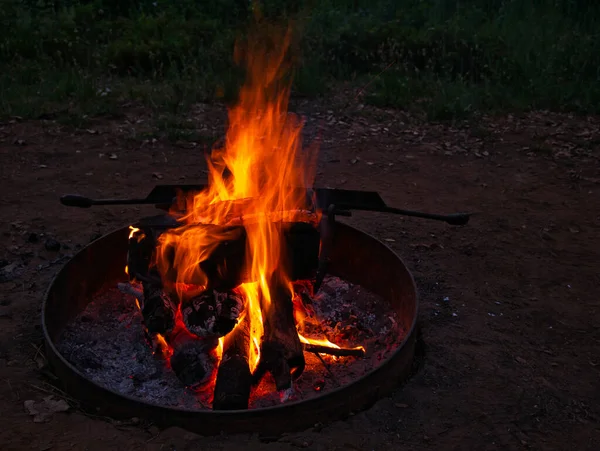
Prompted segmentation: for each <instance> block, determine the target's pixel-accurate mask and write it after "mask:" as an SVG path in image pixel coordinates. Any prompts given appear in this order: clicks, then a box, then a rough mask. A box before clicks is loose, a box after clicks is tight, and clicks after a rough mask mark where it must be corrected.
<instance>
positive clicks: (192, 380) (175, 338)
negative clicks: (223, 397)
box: [164, 322, 218, 388]
mask: <svg viewBox="0 0 600 451" xmlns="http://www.w3.org/2000/svg"><path fill="white" fill-rule="evenodd" d="M164 338H165V341H166V342H167V343H168V344H169V346H170V347H171V349H172V352H173V354H172V355H171V358H170V364H171V368H172V369H173V371H174V372H175V374H176V375H177V377H178V378H179V380H180V381H181V382H182V383H183V384H184V385H185V386H186V387H190V388H196V387H198V386H200V385H202V384H204V383H205V382H207V381H209V380H210V379H211V377H212V376H213V375H214V372H215V370H216V365H217V361H218V357H217V355H216V352H215V350H216V347H217V344H218V341H217V340H213V339H208V340H202V339H200V338H198V337H195V336H193V335H192V334H190V333H189V332H188V331H187V330H186V329H185V327H184V326H183V324H181V323H180V322H177V323H176V325H175V328H174V329H173V330H172V331H171V332H170V333H168V334H166V335H165V336H164Z"/></svg>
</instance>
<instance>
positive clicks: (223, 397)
mask: <svg viewBox="0 0 600 451" xmlns="http://www.w3.org/2000/svg"><path fill="white" fill-rule="evenodd" d="M249 346H250V317H249V315H244V318H243V319H242V321H241V322H240V324H239V325H238V326H237V327H236V328H235V329H234V331H233V332H232V333H231V334H230V335H228V336H227V337H226V339H225V343H224V345H223V357H222V358H221V364H220V365H219V370H218V372H217V381H216V384H215V391H214V399H213V409H214V410H243V409H247V408H248V402H249V399H250V388H251V386H252V374H251V373H250V365H249V362H248V350H249Z"/></svg>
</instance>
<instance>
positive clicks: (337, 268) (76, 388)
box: [42, 223, 418, 436]
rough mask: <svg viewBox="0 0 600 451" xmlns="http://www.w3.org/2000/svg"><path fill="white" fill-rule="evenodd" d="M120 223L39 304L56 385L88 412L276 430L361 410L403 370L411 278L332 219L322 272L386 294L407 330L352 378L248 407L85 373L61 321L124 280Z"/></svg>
mask: <svg viewBox="0 0 600 451" xmlns="http://www.w3.org/2000/svg"><path fill="white" fill-rule="evenodd" d="M128 234H129V229H128V228H127V227H125V228H122V229H119V230H116V231H114V232H112V233H110V234H108V235H105V236H103V237H101V238H99V239H97V240H96V241H94V242H92V243H90V244H89V245H88V246H86V247H85V248H83V249H82V250H81V251H80V252H79V253H77V254H76V255H75V256H74V257H73V258H72V259H71V260H70V261H68V262H67V263H66V264H65V266H64V267H63V268H62V269H61V270H60V271H59V273H58V274H57V275H56V277H55V278H54V280H53V281H52V283H51V285H50V287H49V289H48V291H47V292H46V296H45V299H44V302H43V306H42V326H43V329H44V338H45V345H46V346H45V347H46V356H47V359H48V362H49V364H50V367H51V369H52V371H53V372H54V374H55V375H56V376H57V377H58V378H59V380H60V382H61V384H62V388H63V389H64V390H65V392H67V393H68V394H69V395H71V396H73V397H74V398H76V399H79V400H80V401H81V402H82V407H83V408H85V409H86V410H91V411H92V412H94V413H95V414H98V415H103V416H108V417H113V418H132V417H138V418H145V419H148V420H150V421H152V422H154V423H155V424H157V425H158V426H161V427H169V426H179V427H182V428H185V429H187V430H190V431H192V432H196V433H198V434H202V435H217V434H220V433H229V434H235V433H258V434H260V435H263V436H277V435H279V434H281V433H284V432H292V431H298V430H304V429H307V428H310V427H312V426H314V425H315V424H316V423H322V424H326V423H330V422H332V421H334V420H339V419H342V418H345V417H347V416H348V415H350V414H351V413H355V412H358V411H361V410H364V409H366V408H368V407H370V406H371V405H372V404H374V403H375V402H376V401H377V400H379V399H381V398H382V397H385V396H388V395H390V394H391V392H392V391H393V390H394V389H396V388H397V387H398V386H399V385H400V383H402V382H403V381H404V380H405V379H406V378H407V377H408V375H409V373H410V370H411V364H412V360H413V356H414V352H415V342H416V335H417V330H416V321H417V311H418V300H417V293H416V287H415V282H414V279H413V277H412V275H411V273H410V271H409V270H408V268H407V267H406V266H405V265H404V263H403V262H402V260H401V259H400V257H398V255H396V253H394V251H392V250H391V249H390V248H389V247H388V246H386V245H385V244H383V243H382V242H381V241H379V240H377V239H375V238H373V237H372V236H370V235H368V234H366V233H364V232H362V231H360V230H358V229H356V228H353V227H351V226H348V225H346V224H343V223H337V224H336V230H335V234H334V238H333V246H332V249H331V254H330V258H331V266H330V268H329V272H330V273H331V274H332V275H335V276H338V277H341V278H343V279H345V280H348V281H349V282H352V283H355V284H359V285H361V286H363V287H364V288H365V289H367V290H370V291H371V292H373V293H375V294H378V295H380V296H382V297H383V298H385V299H387V300H388V301H389V302H390V304H391V305H392V308H393V309H394V310H395V311H396V313H397V314H398V318H399V322H400V323H401V324H402V326H403V328H404V329H405V330H407V331H408V334H407V335H406V337H405V339H404V341H403V342H402V343H401V345H400V346H399V347H398V349H396V351H395V352H394V353H393V354H392V355H390V356H389V357H388V358H387V359H386V360H383V361H382V362H381V363H380V365H379V366H378V367H377V368H375V369H373V370H371V371H370V372H369V373H367V374H366V375H364V376H362V377H360V378H358V379H355V380H354V381H353V382H352V383H350V384H347V385H344V386H342V387H339V388H336V389H334V390H329V391H326V392H324V393H323V394H321V395H319V396H316V397H314V398H311V399H308V400H302V401H294V402H289V403H284V404H281V405H278V406H272V407H267V408H259V409H250V410H232V411H212V410H186V409H182V408H174V407H166V406H162V405H158V404H153V403H149V402H145V401H143V400H141V399H137V398H133V397H129V396H126V395H122V394H120V393H117V392H115V391H112V390H109V389H107V388H104V387H102V386H100V385H98V384H96V383H95V382H92V381H91V380H89V379H88V378H87V377H86V376H84V375H83V374H82V373H81V372H80V371H79V370H78V369H76V368H75V367H74V366H73V365H71V364H70V363H69V362H68V361H67V360H66V359H65V357H64V356H62V355H61V354H60V353H59V351H58V350H57V347H56V342H57V340H58V339H59V337H60V335H61V333H62V331H63V330H64V328H65V326H66V325H67V324H68V323H69V322H70V321H72V320H73V319H74V318H75V317H76V316H77V315H78V314H79V313H80V312H82V311H83V310H84V309H85V307H86V305H87V304H88V302H90V300H91V298H92V297H93V296H94V294H96V293H98V292H101V291H102V290H104V289H106V288H108V287H114V286H115V283H116V282H118V281H121V280H124V278H125V274H124V273H123V268H124V266H125V262H126V255H127V237H128Z"/></svg>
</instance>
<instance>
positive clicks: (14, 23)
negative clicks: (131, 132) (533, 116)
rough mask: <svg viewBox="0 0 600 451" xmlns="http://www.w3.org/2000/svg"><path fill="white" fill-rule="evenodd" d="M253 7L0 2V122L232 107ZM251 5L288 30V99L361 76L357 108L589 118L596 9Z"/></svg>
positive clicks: (597, 89)
mask: <svg viewBox="0 0 600 451" xmlns="http://www.w3.org/2000/svg"><path fill="white" fill-rule="evenodd" d="M251 9H252V7H251V6H250V2H248V1H247V0H220V1H219V2H199V1H196V0H180V1H178V2H166V1H150V0H121V1H118V0H4V1H3V2H1V3H0V25H2V27H1V28H0V38H1V39H0V115H1V116H3V117H6V116H21V117H39V116H44V115H52V114H57V112H61V111H67V112H68V117H70V118H71V120H73V121H74V122H77V120H76V117H85V116H86V115H87V116H97V115H105V114H115V113H116V112H117V111H118V109H119V108H120V106H121V105H122V104H123V103H125V102H127V101H131V100H135V101H139V102H142V103H143V104H144V105H147V106H148V107H149V108H151V109H153V110H154V111H155V113H156V115H157V117H158V116H160V115H165V114H166V115H181V114H183V113H185V112H186V111H187V110H188V108H189V106H190V105H192V104H193V103H195V102H198V101H211V100H216V99H219V100H225V101H231V100H233V99H235V95H236V92H237V89H238V87H239V84H240V81H241V80H242V79H243V74H241V73H240V71H239V69H238V68H236V67H235V66H234V65H233V63H232V53H233V44H234V41H235V39H236V37H237V36H238V34H243V32H244V29H245V27H246V24H247V23H248V22H249V17H250V16H251V14H252V12H251ZM262 10H263V12H264V13H265V15H266V16H269V17H273V18H281V19H286V18H293V19H295V21H296V23H297V25H298V30H299V33H300V34H301V39H300V40H299V41H298V44H297V46H296V48H295V50H296V52H297V55H298V66H297V68H296V73H295V82H294V86H293V94H294V95H295V96H318V95H322V94H324V93H326V92H327V90H328V88H329V86H331V85H332V84H333V83H335V82H337V81H349V80H350V81H352V80H353V81H355V82H356V83H357V85H358V84H364V83H366V81H368V80H371V81H372V83H371V84H370V85H369V88H368V89H367V93H366V94H367V96H366V97H367V101H368V102H370V103H373V104H376V105H382V106H391V107H400V108H404V109H408V110H418V111H419V112H422V113H425V114H426V115H427V117H428V118H430V119H433V120H444V119H454V118H462V117H467V116H469V115H471V114H473V113H474V112H477V111H495V110H496V111H502V110H507V109H510V110H515V109H516V110H524V109H536V108H546V109H552V110H566V111H576V112H584V113H598V112H600V6H598V5H596V4H595V3H594V2H589V1H583V0H533V1H531V2H519V1H514V0H464V1H461V2H458V1H456V0H369V1H367V0H354V1H347V0H320V1H318V2H317V1H314V0H303V1H291V0H264V1H263V2H262ZM382 71H383V72H382ZM158 122H160V120H158ZM167 129H168V130H185V128H181V127H166V128H165V130H167ZM178 134H182V135H186V133H185V132H177V133H174V135H173V136H174V137H176V136H178Z"/></svg>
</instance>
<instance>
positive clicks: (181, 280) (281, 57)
mask: <svg viewBox="0 0 600 451" xmlns="http://www.w3.org/2000/svg"><path fill="white" fill-rule="evenodd" d="M290 37H291V36H290V31H289V30H288V31H286V32H284V33H283V36H274V35H271V36H269V37H265V36H256V37H255V38H256V39H257V40H258V41H260V43H261V44H265V45H264V46H263V45H259V46H258V47H257V48H256V49H255V48H254V47H252V48H251V47H250V46H248V45H246V46H244V45H238V46H237V48H236V52H235V58H236V60H237V62H238V63H241V64H244V65H245V69H246V72H247V82H246V84H245V85H244V86H243V87H242V88H241V91H240V95H239V102H238V104H237V105H236V106H235V107H233V108H231V109H230V111H229V126H228V130H227V136H226V140H225V145H224V147H223V148H220V149H214V150H213V152H212V154H211V155H210V157H209V158H208V161H207V163H208V169H209V187H208V189H206V190H205V191H203V192H201V193H199V194H197V195H195V196H194V197H192V198H190V199H186V203H187V205H186V211H187V213H186V216H184V217H183V218H182V222H183V224H184V225H183V226H182V227H180V228H179V229H176V230H175V231H173V232H169V233H164V234H163V235H161V237H160V239H159V247H158V252H157V261H156V264H157V267H158V269H159V271H160V272H161V273H162V274H164V273H165V272H166V271H168V270H174V271H176V274H177V285H176V286H179V284H185V283H187V282H188V281H190V280H194V281H195V283H198V284H200V285H204V286H206V285H207V284H208V280H207V278H206V275H203V274H202V271H201V269H200V267H199V263H200V262H202V261H204V260H206V259H207V258H208V257H209V256H210V255H211V253H212V252H213V251H214V250H215V249H216V247H217V246H218V244H219V242H222V241H224V240H228V239H231V238H232V237H231V234H233V233H235V232H233V231H231V230H227V229H223V228H208V227H206V228H204V227H201V228H199V227H192V226H193V225H195V224H214V225H219V226H228V225H233V224H242V225H248V224H251V225H252V227H247V228H246V231H247V243H246V250H247V252H246V256H247V261H246V263H245V264H246V268H247V271H248V273H249V280H250V281H251V282H248V283H243V284H242V285H240V287H239V289H240V291H241V292H242V293H243V294H244V295H245V298H246V302H247V303H246V308H247V314H249V315H250V350H249V364H250V368H251V371H254V369H255V368H256V365H257V363H258V361H259V359H260V343H261V340H262V335H263V333H264V327H263V310H264V309H269V307H270V305H271V291H270V287H269V281H270V280H271V279H272V278H273V277H277V278H278V279H279V280H282V281H284V283H287V282H288V278H287V275H286V274H285V273H284V271H283V269H282V267H281V264H280V263H281V262H280V257H281V222H282V221H293V220H295V219H296V218H297V217H298V216H299V215H301V213H300V212H302V211H305V210H306V209H307V208H308V207H307V205H306V203H307V201H306V194H305V192H303V191H302V190H297V189H296V190H294V189H292V188H305V189H306V188H309V187H310V185H311V184H312V179H313V167H312V166H313V164H312V163H313V161H314V155H313V154H311V153H310V152H308V153H303V152H302V144H301V131H302V122H301V121H300V120H299V119H298V118H297V117H296V116H294V115H292V114H289V113H288V111H287V108H288V100H289V93H290V81H291V80H290V78H289V77H288V72H289V71H288V69H289V63H288V61H289V53H288V49H289V43H290ZM265 39H266V41H265ZM279 39H281V42H282V43H283V45H281V44H280V42H279ZM257 40H252V41H249V42H251V43H252V44H253V45H254V44H255V43H256V42H258V41H257ZM266 48H268V50H267V51H265V49H266ZM168 252H174V253H175V256H174V258H171V260H170V261H168V258H167V253H168ZM178 291H179V290H178ZM290 294H291V293H290Z"/></svg>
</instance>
